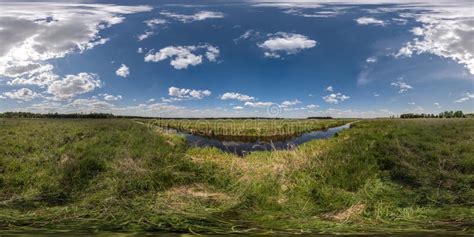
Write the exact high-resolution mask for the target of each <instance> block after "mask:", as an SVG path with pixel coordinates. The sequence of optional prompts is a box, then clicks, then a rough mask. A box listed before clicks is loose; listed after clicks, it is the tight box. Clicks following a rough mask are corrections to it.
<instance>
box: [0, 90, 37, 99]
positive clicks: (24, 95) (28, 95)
mask: <svg viewBox="0 0 474 237" xmlns="http://www.w3.org/2000/svg"><path fill="white" fill-rule="evenodd" d="M3 97H4V98H10V99H14V100H23V101H30V100H33V99H35V98H39V97H42V96H41V94H38V93H36V92H34V91H32V90H31V89H28V88H21V89H18V90H16V91H9V92H5V93H3Z"/></svg>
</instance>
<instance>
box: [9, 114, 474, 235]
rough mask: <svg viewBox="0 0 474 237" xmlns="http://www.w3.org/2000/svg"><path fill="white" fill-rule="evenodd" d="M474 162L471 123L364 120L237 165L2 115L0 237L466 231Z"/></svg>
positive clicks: (131, 136) (137, 134)
mask: <svg viewBox="0 0 474 237" xmlns="http://www.w3.org/2000/svg"><path fill="white" fill-rule="evenodd" d="M321 123H322V124H324V123H327V122H321ZM170 124H171V122H170ZM170 126H171V125H170ZM196 126H198V125H196ZM244 134H245V133H244ZM473 157H474V119H468V118H466V119H404V120H401V119H380V120H361V121H357V122H355V123H354V124H353V126H352V128H351V129H348V130H344V131H342V132H340V133H339V134H338V135H337V136H335V137H333V138H331V139H327V140H313V141H310V142H308V143H305V144H303V145H301V146H300V147H298V148H297V149H295V150H291V151H265V152H254V153H251V154H249V155H247V156H245V157H243V158H242V157H237V156H235V155H233V154H231V153H225V152H222V151H220V150H218V149H215V148H192V147H188V146H187V145H186V141H185V140H184V139H183V138H182V137H180V136H177V135H174V134H170V133H166V132H163V130H162V129H159V128H156V126H147V123H145V124H144V123H143V121H138V120H132V119H0V234H1V233H2V231H19V230H22V231H28V230H35V231H37V230H48V231H51V230H56V231H65V230H66V231H67V230H73V231H94V232H96V231H120V232H122V231H125V232H144V231H156V232H192V233H213V234H221V233H222V234H228V233H238V234H243V233H245V234H249V233H250V234H276V233H279V234H302V233H361V232H364V233H366V232H375V233H397V232H403V233H411V232H430V233H431V232H436V233H444V232H449V233H450V234H451V233H461V234H472V233H473V232H474V229H473V228H474V218H473V217H474V208H473V204H474V187H473V186H474V158H473Z"/></svg>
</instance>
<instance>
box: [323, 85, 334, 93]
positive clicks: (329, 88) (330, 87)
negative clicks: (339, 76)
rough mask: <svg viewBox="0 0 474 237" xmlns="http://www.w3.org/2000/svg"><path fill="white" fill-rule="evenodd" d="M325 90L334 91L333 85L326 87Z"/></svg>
mask: <svg viewBox="0 0 474 237" xmlns="http://www.w3.org/2000/svg"><path fill="white" fill-rule="evenodd" d="M324 91H329V92H333V91H334V89H333V88H332V86H328V87H327V88H326V89H324Z"/></svg>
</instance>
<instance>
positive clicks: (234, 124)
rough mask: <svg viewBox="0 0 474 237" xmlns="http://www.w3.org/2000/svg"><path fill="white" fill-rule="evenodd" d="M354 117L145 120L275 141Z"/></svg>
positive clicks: (231, 136)
mask: <svg viewBox="0 0 474 237" xmlns="http://www.w3.org/2000/svg"><path fill="white" fill-rule="evenodd" d="M352 121H354V119H212V120H210V119H194V120H190V119H156V120H152V121H151V122H150V121H145V122H147V123H149V124H150V125H154V126H158V127H161V128H165V129H170V128H171V129H176V130H178V131H181V132H186V133H191V134H195V135H201V136H207V137H213V138H218V139H223V140H244V141H252V140H257V139H261V140H268V141H270V140H275V139H277V140H278V139H285V138H289V137H295V136H298V135H301V134H303V133H306V132H311V131H315V130H326V129H328V128H331V127H337V126H341V125H344V124H347V123H349V122H352Z"/></svg>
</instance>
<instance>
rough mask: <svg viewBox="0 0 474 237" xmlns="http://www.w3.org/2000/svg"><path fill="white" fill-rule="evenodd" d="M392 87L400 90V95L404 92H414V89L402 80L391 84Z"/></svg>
mask: <svg viewBox="0 0 474 237" xmlns="http://www.w3.org/2000/svg"><path fill="white" fill-rule="evenodd" d="M390 85H391V86H394V87H397V88H398V93H400V94H402V93H404V92H407V91H408V90H412V89H413V87H412V86H410V85H408V84H407V83H405V82H404V81H402V80H398V81H396V82H392V83H390Z"/></svg>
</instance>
